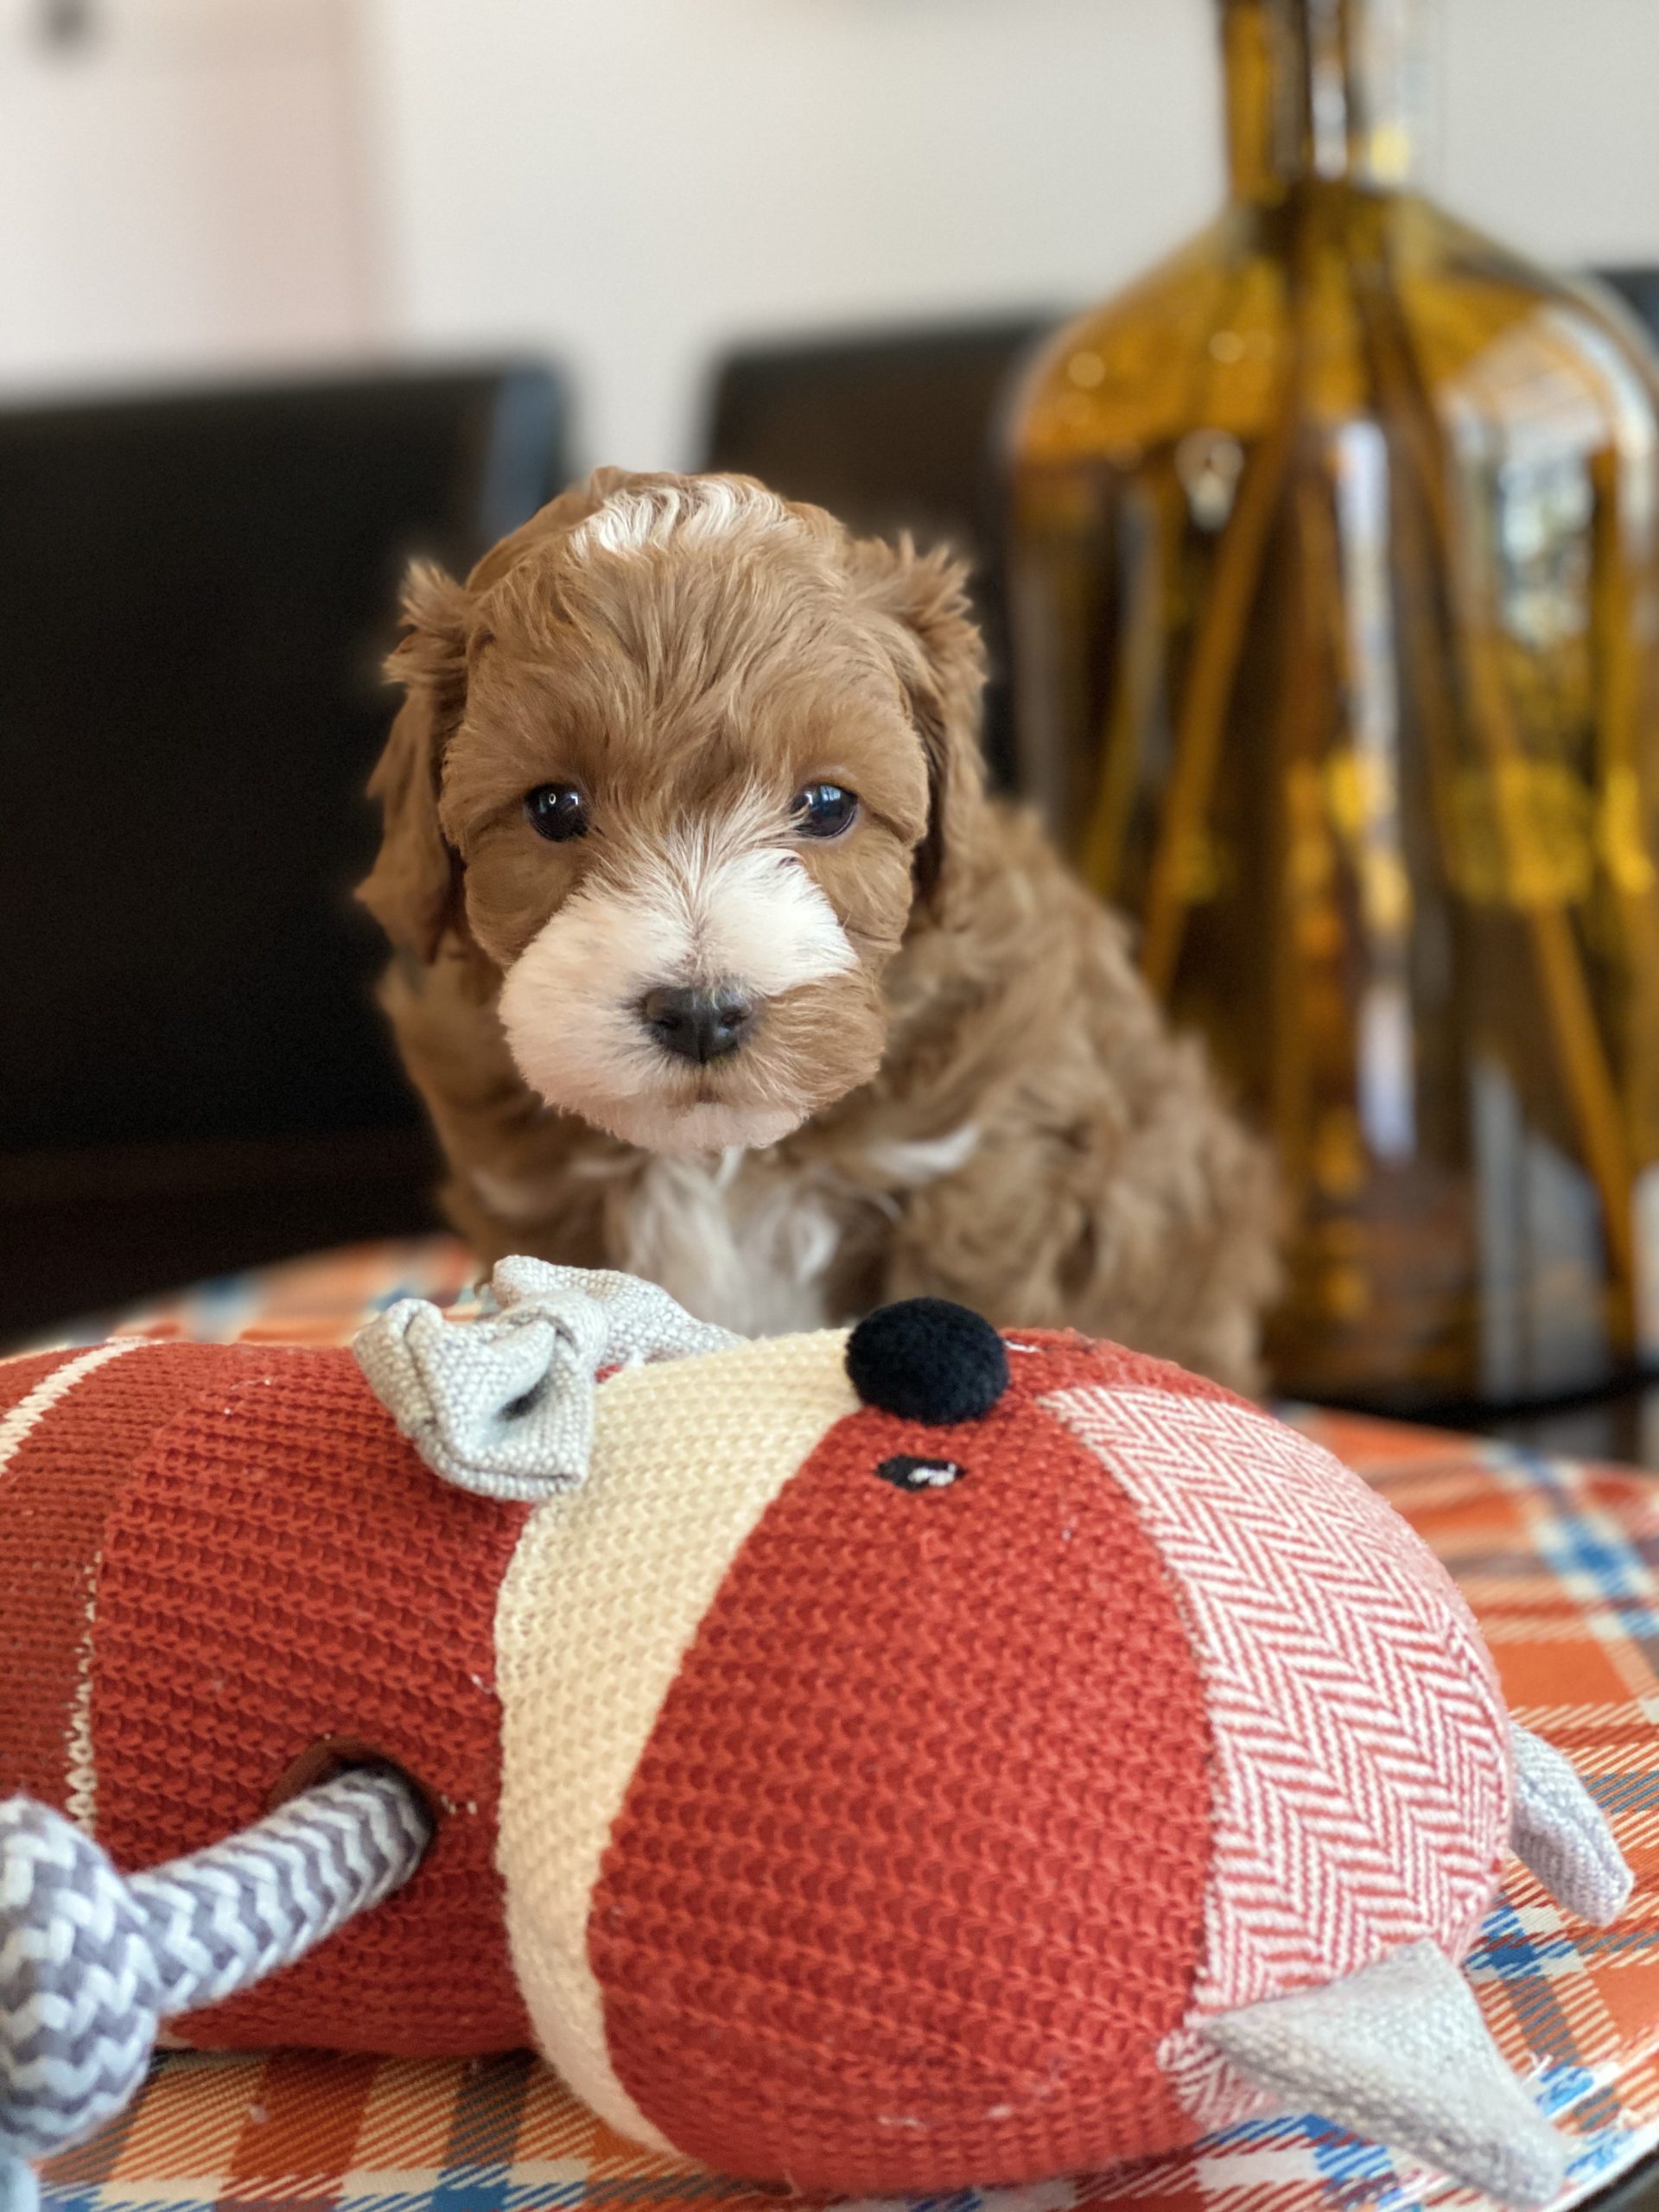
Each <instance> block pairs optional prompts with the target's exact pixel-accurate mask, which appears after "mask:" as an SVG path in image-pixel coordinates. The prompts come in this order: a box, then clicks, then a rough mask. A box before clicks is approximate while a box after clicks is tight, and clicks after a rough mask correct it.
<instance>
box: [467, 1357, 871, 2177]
mask: <svg viewBox="0 0 1659 2212" xmlns="http://www.w3.org/2000/svg"><path fill="white" fill-rule="evenodd" d="M845 1348H846V1338H845V1335H844V1333H842V1332H839V1331H836V1332H823V1333H822V1334H818V1335H814V1336H806V1337H799V1338H794V1339H791V1341H790V1342H789V1343H788V1344H786V1345H785V1344H779V1342H777V1341H773V1342H772V1343H769V1344H741V1345H739V1346H738V1347H736V1348H735V1349H734V1350H732V1351H722V1352H715V1353H714V1354H712V1355H710V1356H709V1357H705V1358H702V1359H697V1360H688V1361H686V1362H684V1363H679V1364H675V1365H671V1366H659V1367H650V1368H639V1369H632V1370H626V1371H625V1372H624V1373H622V1374H620V1375H618V1376H614V1377H613V1379H612V1380H611V1381H610V1382H608V1383H604V1384H603V1385H602V1386H601V1389H600V1391H599V1402H598V1410H597V1427H596V1433H595V1439H594V1454H593V1460H592V1464H591V1467H590V1470H589V1472H588V1479H587V1481H586V1482H585V1483H583V1484H582V1485H581V1486H580V1487H579V1488H577V1489H575V1490H572V1491H565V1492H563V1493H562V1494H560V1495H559V1496H557V1497H551V1498H550V1499H549V1500H548V1501H547V1503H545V1504H543V1505H541V1506H538V1507H537V1510H535V1512H534V1513H533V1514H532V1515H531V1517H530V1519H529V1521H528V1522H526V1524H525V1527H524V1535H523V1536H522V1537H521V1538H520V1540H519V1542H518V1549H517V1551H516V1552H515V1553H514V1554H513V1558H512V1565H511V1566H510V1567H509V1568H508V1570H507V1573H506V1578H505V1581H504V1583H503V1586H502V1591H501V1597H500V1601H499V1605H498V1607H497V1611H496V1628H495V1640H496V1688H497V1690H498V1693H499V1696H500V1699H501V1705H502V1782H501V1810H500V1845H499V1864H500V1867H501V1872H502V1875H503V1877H504V1878H505V1883H506V1887H507V1930H508V1934H509V1936H510V1937H511V1939H512V1955H513V1963H514V1967H515V1968H516V1970H517V1973H518V1983H519V1986H520V1988H521V1989H522V1990H523V1992H524V1999H525V2001H526V2003H527V2005H529V2008H530V2014H531V2019H532V2021H533V2022H534V2024H535V2028H536V2033H537V2037H538V2038H539V2040H540V2043H541V2046H542V2049H543V2051H544V2052H545V2053H546V2055H547V2056H548V2058H549V2059H550V2061H551V2062H552V2063H553V2064H554V2066H556V2068H557V2069H558V2070H559V2072H560V2073H561V2074H562V2075H563V2077H564V2079H565V2081H566V2082H568V2083H569V2086H570V2088H572V2089H574V2090H575V2093H576V2094H577V2095H578V2096H579V2097H581V2098H582V2099H583V2100H584V2101H586V2102H587V2103H588V2105H590V2106H591V2107H593V2108H594V2110H595V2111H596V2112H598V2113H600V2114H601V2117H602V2118H603V2119H605V2120H607V2121H608V2122H609V2124H610V2125H611V2126H613V2127H614V2128H615V2129H617V2131H618V2132H619V2133H621V2134H624V2135H627V2136H630V2137H632V2139H634V2140H635V2141H643V2142H647V2143H653V2144H655V2145H657V2146H658V2148H659V2149H664V2150H667V2149H671V2148H672V2147H673V2146H672V2145H669V2144H666V2143H665V2142H664V2139H663V2138H662V2136H661V2135H660V2134H659V2133H658V2132H657V2130H655V2129H654V2128H653V2127H652V2126H651V2125H650V2123H649V2121H648V2120H646V2119H645V2116H644V2114H643V2113H640V2112H639V2109H638V2108H637V2107H636V2106H635V2105H634V2103H633V2101H632V2098H631V2097H630V2096H629V2095H628V2094H627V2092H626V2090H625V2089H624V2088H623V2087H622V2085H621V2083H620V2082H619V2081H618V2079H617V2077H616V2075H615V2072H614V2070H613V2068H612V2065H611V2061H610V2056H609V2052H608V2050H607V2044H606V2036H605V2019H604V1998H603V1995H602V1993H601V1989H600V1986H599V1984H598V1981H597V1980H596V1979H595V1978H594V1972H593V1968H592V1967H591V1965H590V1963H589V1961H588V1910H589V1904H590V1901H591V1898H592V1896H593V1891H594V1883H595V1882H596V1881H597V1879H598V1877H599V1871H600V1861H601V1858H602V1857H603V1855H604V1852H605V1848H606V1846H607V1843H608V1842H609V1840H610V1836H611V1831H612V1827H613V1823H614V1821H615V1820H616V1816H617V1815H618V1813H619V1812H620V1810H621V1808H622V1803H623V1800H624V1798H625V1797H626V1794H627V1789H628V1785H629V1783H630V1782H631V1781H632V1777H633V1773H634V1770H635V1769H636V1767H637V1766H638V1765H639V1758H640V1755H641V1753H642V1752H643V1751H644V1750H645V1745H646V1744H647V1742H648V1741H649V1740H650V1737H651V1733H652V1729H653V1727H654V1726H656V1722H657V1718H658V1713H660V1712H661V1710H662V1706H663V1700H664V1698H665V1697H666V1696H667V1694H668V1692H669V1688H670V1687H671V1684H672V1682H673V1681H674V1678H675V1676H676V1675H677V1673H678V1672H679V1668H680V1663H681V1661H682V1660H683V1657H684V1656H685V1653H686V1652H687V1650H688V1649H690V1644H691V1643H692V1640H693V1638H694V1637H696V1633H697V1629H698V1626H699V1624H701V1622H702V1618H703V1616H704V1614H705V1613H706V1612H707V1611H708V1610H709V1605H711V1604H712V1603H713V1601H714V1599H715V1594H716V1592H718V1590H719V1588H720V1586H721V1582H722V1581H723V1580H724V1579H725V1576H726V1573H727V1570H728V1567H729V1566H730V1564H731V1561H732V1560H733V1558H734V1555H735V1554H736V1553H737V1551H738V1548H739V1547H740V1546H741V1544H742V1542H743V1541H744V1539H745V1538H746V1537H747V1535H749V1533H750V1531H751V1530H752V1529H753V1528H754V1527H755V1525H756V1523H757V1522H759V1521H760V1516H761V1515H762V1514H763V1513H764V1512H765V1511H766V1508H767V1506H768V1505H769V1504H770V1503H772V1499H773V1498H774V1497H776V1496H777V1495H778V1493H779V1491H780V1490H781V1489H782V1488H783V1486H784V1484H785V1483H786V1482H787V1481H788V1480H789V1478H790V1477H791V1475H793V1474H794V1473H795V1472H796V1471H797V1469H798V1467H800V1465H802V1463H803V1462H804V1460H805V1459H806V1458H807V1457H808V1455H809V1454H810V1452H811V1451H812V1450H813V1448H814V1446H816V1445H817V1442H818V1440H819V1439H820V1438H821V1437H822V1436H823V1433H824V1432H825V1431H826V1430H827V1429H828V1428H829V1427H830V1426H831V1425H832V1423H834V1422H835V1421H838V1420H840V1419H841V1418H842V1416H843V1415H844V1414H850V1413H853V1412H855V1411H856V1409H857V1400H856V1398H855V1396H854V1394H853V1389H852V1386H851V1384H850V1383H849V1382H848V1380H847V1375H846V1370H845V1367H844V1365H843V1354H844V1351H845ZM734 1406H735V1407H741V1408H742V1409H743V1419H742V1421H741V1422H736V1423H734V1421H733V1418H732V1409H733V1408H734Z"/></svg>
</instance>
